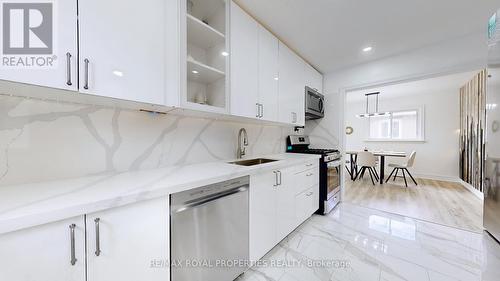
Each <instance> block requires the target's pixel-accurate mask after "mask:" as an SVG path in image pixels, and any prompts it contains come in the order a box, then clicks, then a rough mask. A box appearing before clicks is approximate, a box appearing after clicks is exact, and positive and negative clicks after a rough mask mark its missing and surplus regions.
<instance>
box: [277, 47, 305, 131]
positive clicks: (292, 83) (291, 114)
mask: <svg viewBox="0 0 500 281" xmlns="http://www.w3.org/2000/svg"><path fill="white" fill-rule="evenodd" d="M278 97H279V121H280V122H283V123H289V124H294V125H297V126H303V125H304V123H305V79H304V62H303V60H302V59H301V58H300V57H299V56H297V55H296V54H295V53H294V52H293V51H292V50H290V49H289V48H288V47H287V46H286V45H285V44H283V43H281V42H280V44H279V95H278Z"/></svg>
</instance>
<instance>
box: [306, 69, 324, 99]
mask: <svg viewBox="0 0 500 281" xmlns="http://www.w3.org/2000/svg"><path fill="white" fill-rule="evenodd" d="M304 69H305V77H306V79H307V80H306V86H308V87H310V88H313V89H315V90H317V91H318V92H320V93H323V75H322V74H321V73H319V72H318V71H317V70H316V69H314V68H313V67H312V66H311V65H310V64H308V63H305V66H304Z"/></svg>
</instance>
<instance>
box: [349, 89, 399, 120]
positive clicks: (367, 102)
mask: <svg viewBox="0 0 500 281" xmlns="http://www.w3.org/2000/svg"><path fill="white" fill-rule="evenodd" d="M379 95H380V92H375V93H369V94H365V97H366V110H365V113H361V114H358V115H356V117H358V118H366V117H374V116H388V115H391V113H390V112H379V111H378V96H379ZM370 96H375V112H369V108H370V107H369V98H370Z"/></svg>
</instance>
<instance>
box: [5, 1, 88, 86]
mask: <svg viewBox="0 0 500 281" xmlns="http://www.w3.org/2000/svg"><path fill="white" fill-rule="evenodd" d="M10 2H14V3H15V2H21V3H26V1H21V0H14V1H9V3H10ZM56 4H57V5H53V6H52V7H51V8H50V10H51V11H52V19H53V21H52V22H53V29H52V30H51V31H50V32H49V33H48V34H51V35H52V36H49V37H46V38H45V37H43V36H42V38H40V37H39V36H38V35H36V34H31V36H29V38H28V36H27V34H26V35H24V31H23V29H22V22H23V14H22V11H23V10H14V11H11V13H10V15H11V18H10V21H9V23H10V25H11V29H10V30H12V31H13V32H12V33H11V34H10V36H9V38H10V40H9V42H4V43H6V44H9V45H10V47H11V48H12V54H5V52H6V50H4V55H3V57H2V60H6V59H7V60H8V61H9V64H8V66H5V65H2V66H1V67H0V79H1V80H9V81H14V82H20V83H26V84H33V85H40V86H46V87H52V88H58V89H65V90H73V91H76V90H77V89H78V81H77V73H78V72H77V65H78V54H77V50H78V47H77V42H78V41H77V8H76V5H77V1H76V0H73V1H57V2H56ZM15 11H18V12H17V13H16V12H15ZM19 11H21V12H19ZM42 16H45V14H42ZM47 17H49V16H47ZM46 20H47V21H46ZM19 22H21V24H20V25H17V27H18V28H16V23H19ZM47 22H48V19H44V20H43V21H42V25H45V24H47ZM29 32H32V31H29ZM46 35H47V34H46ZM23 37H24V38H26V40H24V38H23ZM32 46H36V47H37V48H42V49H47V50H44V51H43V52H49V53H46V54H43V55H40V54H39V53H40V49H39V50H38V51H37V50H33V49H31V50H30V48H32ZM50 47H52V51H50ZM20 49H23V51H24V52H28V53H24V54H19V53H20V52H21V51H20ZM33 52H34V53H33ZM21 53H22V52H21ZM32 57H35V58H36V60H35V61H31V58H32ZM25 58H26V59H27V60H26V59H25ZM19 59H21V60H19ZM37 61H38V63H39V64H41V65H40V66H33V64H34V65H37V64H38V63H37ZM23 63H24V64H25V66H23ZM28 64H29V65H28ZM30 65H31V66H30Z"/></svg>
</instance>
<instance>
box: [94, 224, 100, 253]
mask: <svg viewBox="0 0 500 281" xmlns="http://www.w3.org/2000/svg"><path fill="white" fill-rule="evenodd" d="M100 221H101V219H100V218H96V219H95V220H94V223H95V255H96V256H100V255H101V241H100V238H99V222H100Z"/></svg>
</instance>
